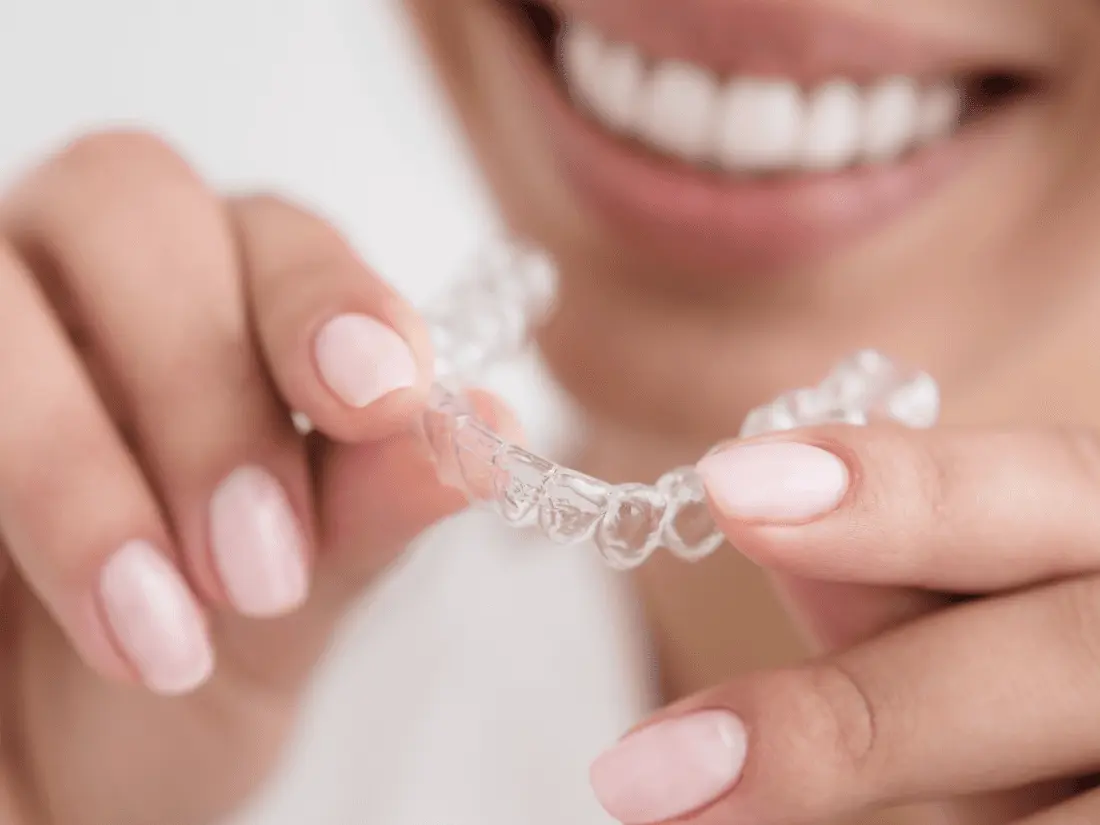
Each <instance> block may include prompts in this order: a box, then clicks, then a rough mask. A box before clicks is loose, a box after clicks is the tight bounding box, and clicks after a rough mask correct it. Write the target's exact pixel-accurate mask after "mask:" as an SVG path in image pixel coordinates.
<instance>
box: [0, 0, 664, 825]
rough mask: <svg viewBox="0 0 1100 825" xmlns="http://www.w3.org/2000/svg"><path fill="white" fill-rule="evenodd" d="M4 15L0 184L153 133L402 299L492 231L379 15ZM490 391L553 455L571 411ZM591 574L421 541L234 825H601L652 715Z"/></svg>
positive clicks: (485, 526) (418, 64)
mask: <svg viewBox="0 0 1100 825" xmlns="http://www.w3.org/2000/svg"><path fill="white" fill-rule="evenodd" d="M4 5H5V6H6V8H5V9H4V11H3V14H2V15H0V17H2V20H0V101H2V104H3V117H2V124H3V127H2V128H0V185H4V186H6V185H8V184H10V183H11V181H12V179H13V178H14V177H15V176H17V175H18V174H19V173H20V172H21V171H22V170H23V169H24V168H25V167H26V166H27V165H28V164H30V163H32V162H35V161H37V160H40V159H41V158H42V156H43V155H44V154H45V153H47V152H50V151H53V150H55V149H58V148H60V147H61V146H63V145H64V144H65V142H67V141H68V140H69V139H70V138H72V137H73V136H75V135H77V134H79V133H81V132H84V131H87V130H89V129H97V128H103V127H109V126H136V127H139V128H142V129H148V130H152V131H155V132H157V133H159V134H161V135H162V136H164V137H166V138H167V139H168V140H169V141H171V142H172V143H174V145H175V146H176V147H177V148H178V149H179V150H181V151H182V153H183V154H184V155H185V156H186V157H187V158H188V159H190V160H191V162H192V163H193V164H194V165H195V166H196V167H197V168H198V169H199V170H200V171H201V172H202V173H203V174H204V175H206V176H207V178H208V179H209V180H211V181H213V182H214V183H215V184H216V185H217V186H219V187H221V188H225V189H231V190H254V189H259V190H264V191H275V192H277V193H279V194H283V195H287V196H290V197H293V198H294V199H296V200H298V201H300V202H303V203H305V204H306V205H308V206H310V207H312V208H314V209H315V210H317V211H318V212H320V213H321V214H322V215H324V216H326V217H327V218H329V219H330V220H331V221H333V222H334V223H335V224H336V225H337V226H338V227H339V228H340V229H341V230H342V231H344V232H345V233H346V234H347V236H348V237H349V238H350V240H351V241H352V243H353V244H354V246H355V247H356V248H357V249H358V250H359V251H360V252H361V253H362V254H363V255H364V257H365V258H366V259H367V260H369V261H370V263H371V264H373V265H374V267H375V268H376V269H378V270H379V271H380V272H381V273H382V274H383V275H384V276H385V277H387V278H388V279H389V280H391V281H392V282H394V283H395V284H396V285H397V286H398V287H399V288H400V289H401V290H402V291H404V292H405V293H406V294H408V295H409V296H410V297H412V298H413V299H414V300H416V301H420V300H423V299H424V298H425V297H427V296H430V295H431V294H432V293H433V292H434V291H435V290H438V289H439V288H440V287H441V286H443V285H444V284H445V282H446V280H447V279H448V278H450V277H452V276H453V274H454V273H455V271H456V269H457V267H458V266H459V265H460V264H461V263H462V262H463V260H464V259H465V258H466V256H468V255H469V254H470V253H471V252H473V251H474V250H475V249H476V248H477V246H478V244H479V243H480V242H481V241H482V239H483V238H484V237H485V236H486V235H487V234H489V233H491V232H492V231H493V230H494V229H495V226H496V224H495V216H494V214H493V212H492V209H491V207H490V206H489V203H488V200H487V198H486V195H485V193H484V191H483V189H482V187H481V184H480V182H479V180H478V179H477V177H476V175H475V174H474V173H473V171H472V167H471V164H470V163H469V162H468V159H467V157H466V154H465V149H464V147H463V145H462V143H461V140H460V139H458V138H457V137H456V135H455V132H454V131H453V129H452V126H451V123H450V116H449V113H448V112H447V111H446V109H445V108H444V105H443V103H442V97H441V96H440V95H439V94H438V93H437V92H436V90H435V89H434V88H433V87H432V85H431V83H432V81H431V79H430V74H429V71H428V67H426V66H425V65H423V63H422V60H421V58H420V56H419V54H418V52H417V46H416V41H415V39H414V34H413V32H412V31H411V30H410V28H409V27H408V25H407V23H406V21H405V20H404V18H403V17H402V14H401V12H400V9H399V7H398V4H397V3H396V2H393V1H392V0H94V1H93V0H81V1H79V2H78V1H77V0H14V1H11V0H9V2H7V3H5V4H4ZM181 380H186V376H181ZM494 384H495V385H496V386H497V388H498V389H501V390H502V392H503V393H504V394H505V395H506V397H507V398H509V400H511V401H512V402H514V405H515V406H516V407H517V408H518V410H519V413H520V415H521V417H522V419H523V420H524V422H525V425H526V426H527V428H528V429H529V431H530V432H531V434H532V437H533V440H534V443H535V445H536V446H538V447H540V448H542V449H547V450H553V449H554V448H555V445H556V444H557V438H558V433H559V432H560V431H561V430H562V429H563V428H564V422H565V421H566V420H567V418H568V410H567V408H565V407H564V406H563V405H562V403H561V400H560V399H558V398H557V397H556V396H555V395H554V393H553V392H552V390H551V389H550V385H549V384H548V382H546V381H545V380H544V379H543V377H542V376H541V374H540V372H539V369H538V365H537V364H535V363H533V362H532V363H522V364H517V365H515V366H514V367H513V368H511V369H505V370H503V371H502V372H501V374H500V375H498V376H495V377H494ZM589 555H591V554H581V553H572V552H566V551H563V552H561V553H560V554H546V553H545V552H543V553H526V552H524V548H523V546H522V545H521V544H520V543H518V542H517V538H516V536H515V535H513V534H503V533H502V531H501V528H499V527H498V526H497V525H496V524H495V523H494V522H491V521H485V520H484V519H483V518H481V517H479V516H477V515H474V516H468V517H463V518H462V519H459V520H458V521H457V522H455V523H452V524H448V525H444V526H443V527H442V528H441V529H439V530H437V531H436V532H435V533H433V534H432V535H431V536H429V537H427V538H426V539H425V540H424V542H423V543H422V546H421V547H419V548H418V549H417V552H415V553H413V554H412V555H411V556H410V558H409V559H408V560H407V561H406V562H405V563H404V564H403V565H402V566H401V568H400V569H399V570H398V571H396V572H395V574H394V576H393V577H392V579H391V580H390V581H388V582H385V583H384V584H383V585H382V586H380V587H379V588H378V590H377V592H376V593H374V594H373V595H372V596H371V598H370V599H369V600H368V601H367V603H365V604H364V606H363V610H362V612H361V614H360V615H359V616H356V617H354V618H353V620H352V621H351V623H350V624H349V627H348V630H347V633H346V635H345V638H344V639H343V641H342V642H341V643H340V645H339V647H338V649H337V650H335V651H334V653H333V656H332V658H331V661H330V663H329V665H328V667H327V668H326V670H325V672H324V673H323V674H322V677H321V679H320V680H319V684H318V686H317V690H316V694H315V696H314V697H313V699H312V701H311V703H310V705H309V707H308V708H307V712H306V714H305V717H304V719H303V722H302V725H301V729H300V731H299V735H298V737H297V741H296V742H295V743H294V746H293V748H292V751H291V753H290V754H289V756H288V759H287V761H286V764H285V765H284V767H283V768H282V769H281V771H280V773H279V774H278V775H277V776H276V778H275V781H274V783H273V784H272V786H271V788H270V791H269V792H268V793H267V794H266V795H265V797H264V798H262V799H260V800H259V801H258V802H257V804H256V805H255V806H254V807H253V809H252V810H250V811H249V812H247V813H246V814H245V815H243V816H242V817H241V819H240V820H239V823H240V825H291V824H292V823H293V825H301V824H302V823H317V824H318V825H355V824H356V823H365V822H371V823H378V825H498V824H499V825H520V823H521V822H522V823H523V825H541V823H543V822H545V823H546V825H549V823H554V825H561V823H562V822H563V819H566V820H568V821H569V823H570V825H586V823H603V822H605V821H607V820H606V819H605V818H604V815H603V814H602V812H601V811H600V810H599V809H598V806H597V805H596V803H595V801H594V800H593V799H592V796H591V791H590V790H589V786H588V781H587V767H588V764H589V761H590V760H591V759H592V758H593V757H594V756H595V755H596V754H597V753H598V752H599V751H600V750H601V749H602V748H603V746H605V745H606V744H608V743H609V742H610V741H613V740H614V739H615V738H617V737H618V735H619V734H620V733H622V731H623V729H625V728H626V727H627V726H629V725H630V724H632V723H633V722H634V721H635V720H636V718H637V716H638V714H640V713H641V709H642V708H643V707H644V706H645V702H646V697H643V696H640V695H637V696H635V695H624V694H623V693H622V691H623V687H622V682H623V680H622V679H621V673H622V672H624V669H625V671H629V670H631V669H632V668H633V667H634V664H635V663H631V662H626V661H623V660H624V657H625V658H629V657H630V656H631V655H633V654H632V653H631V651H632V650H634V648H633V647H632V646H631V645H630V644H628V643H626V642H625V641H624V634H625V633H626V630H625V629H624V628H625V627H626V626H628V624H629V618H628V617H629V612H630V609H631V608H630V605H629V604H628V603H627V602H626V601H625V597H624V594H623V593H622V592H621V591H620V589H619V587H618V586H617V581H616V580H615V579H613V578H609V577H608V576H607V574H606V573H605V572H604V571H603V570H602V569H601V568H600V567H599V566H598V564H597V563H596V561H595V559H594V558H589ZM563 673H568V674H570V678H569V681H568V682H565V681H563V680H562V678H561V675H562V674H563ZM486 685H492V686H493V689H492V693H486ZM608 707H619V708H621V714H620V715H619V716H618V717H614V716H613V715H612V716H611V718H609V714H608V713H607V708H608ZM589 708H592V711H591V712H590V718H586V716H588V715H589V711H588V709H589ZM567 718H568V719H570V720H571V721H570V722H569V723H568V724H564V723H563V720H565V719H567ZM578 731H582V732H583V734H582V735H580V736H578V735H577V732H578ZM563 732H567V733H563ZM502 783H503V785H504V786H503V787H502ZM509 783H511V784H510V785H509ZM119 790H120V792H125V789H119ZM532 811H536V812H539V818H538V821H537V822H535V821H533V820H532V818H531V815H532Z"/></svg>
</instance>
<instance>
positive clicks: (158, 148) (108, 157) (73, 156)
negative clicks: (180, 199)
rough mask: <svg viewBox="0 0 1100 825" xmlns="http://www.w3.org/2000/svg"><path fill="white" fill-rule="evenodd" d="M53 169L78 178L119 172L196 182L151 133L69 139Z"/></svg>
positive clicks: (111, 133) (127, 132) (107, 133)
mask: <svg viewBox="0 0 1100 825" xmlns="http://www.w3.org/2000/svg"><path fill="white" fill-rule="evenodd" d="M54 166H55V167H56V168H58V169H64V170H68V171H74V172H78V173H80V174H81V176H85V175H90V176H95V177H103V176H109V175H116V174H119V173H122V174H125V175H127V176H130V175H136V174H148V173H150V172H152V173H155V174H157V175H172V176H178V177H181V178H184V179H189V180H193V179H196V176H195V173H194V171H193V170H192V169H191V167H190V166H189V165H188V163H187V162H186V161H185V160H184V159H183V157H182V156H181V155H180V154H179V153H178V152H177V151H176V150H175V149H174V148H173V147H172V146H171V145H170V144H169V143H168V142H167V141H166V140H164V138H162V137H160V136H158V135H155V134H153V133H151V132H143V131H137V130H133V131H130V130H112V131H99V132H91V133H88V134H85V135H81V136H80V137H78V138H76V139H75V140H73V141H72V142H71V143H69V145H68V146H66V147H65V148H64V149H62V150H61V152H60V153H59V154H58V155H57V157H56V159H55V161H54Z"/></svg>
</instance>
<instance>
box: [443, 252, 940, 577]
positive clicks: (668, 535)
mask: <svg viewBox="0 0 1100 825" xmlns="http://www.w3.org/2000/svg"><path fill="white" fill-rule="evenodd" d="M556 285H557V276H556V271H555V269H554V267H553V265H552V264H551V263H550V261H549V260H548V259H547V258H546V257H545V256H544V255H543V254H541V253H540V252H538V251H536V250H534V249H531V248H529V247H526V246H524V245H522V244H520V243H518V242H516V241H513V240H508V241H498V242H495V243H493V244H491V245H489V246H488V247H486V249H485V250H484V252H483V253H482V254H481V255H479V256H478V257H477V258H476V260H475V261H474V262H473V266H472V267H470V269H469V271H468V272H467V273H466V275H465V277H463V278H460V280H459V281H458V282H457V283H456V284H455V286H454V287H452V288H451V289H450V290H448V291H447V292H446V293H445V294H444V295H443V296H441V298H440V299H439V300H438V301H436V302H435V303H434V304H432V305H431V306H429V307H428V308H427V310H426V311H425V312H424V317H425V318H426V320H427V322H428V324H429V326H430V329H431V331H432V337H433V342H434V345H435V351H436V357H437V362H436V376H437V378H436V383H435V385H434V386H433V388H432V393H431V398H430V401H429V405H428V408H427V411H426V412H425V415H424V421H423V424H424V433H425V436H426V438H427V441H428V443H429V445H430V448H431V451H432V453H433V455H434V457H435V460H436V463H437V466H438V469H439V474H440V479H441V480H442V481H443V482H444V483H445V484H447V485H449V486H452V487H456V488H458V489H459V490H461V491H462V492H463V493H464V494H465V495H466V497H467V498H468V499H469V501H470V503H471V504H472V505H475V506H485V507H489V508H491V509H493V510H495V511H496V512H497V513H498V514H499V515H500V516H501V517H502V518H503V519H504V520H505V522H507V523H508V524H510V525H512V526H514V527H517V528H534V529H537V530H538V531H539V532H541V533H542V534H543V535H545V536H546V538H548V539H549V540H550V541H552V542H555V543H557V544H563V545H571V544H579V543H582V542H588V541H593V542H594V543H595V545H596V547H597V548H598V549H599V551H600V553H601V555H602V556H603V558H604V559H605V560H606V562H607V563H608V564H609V565H611V566H612V567H613V568H615V569H618V570H630V569H633V568H636V567H639V566H640V565H642V564H644V563H645V562H646V560H647V559H649V558H650V556H651V555H652V554H653V553H654V552H656V551H657V550H658V549H660V548H665V549H666V550H668V551H669V552H671V553H672V554H673V555H675V556H677V557H678V558H680V559H683V560H685V561H698V560H700V559H702V558H704V557H706V556H708V555H710V554H711V553H713V552H714V551H715V550H717V549H718V548H719V547H720V546H722V544H723V542H724V539H723V536H722V534H721V533H720V532H719V531H718V529H717V527H716V526H715V524H714V521H713V519H712V518H711V515H710V511H709V509H708V507H707V503H706V499H705V494H704V490H703V483H702V480H701V479H700V477H699V475H698V474H697V473H696V471H695V468H694V467H679V468H676V469H674V470H671V471H670V472H668V473H666V474H665V475H664V476H663V477H661V479H660V480H659V481H658V482H657V483H656V484H654V485H647V484H608V483H606V482H604V481H600V480H599V479H596V478H592V477H591V476H587V475H585V474H583V473H579V472H576V471H575V470H571V469H569V468H567V467H562V466H560V465H558V464H555V463H554V462H552V461H549V460H548V459H545V458H542V457H540V456H538V455H535V454H534V453H531V452H529V451H527V450H525V449H523V448H522V447H519V446H517V445H515V444H510V443H508V442H507V441H504V440H503V439H502V438H501V437H500V436H499V435H497V434H496V433H495V432H493V430H492V429H491V428H490V427H489V426H488V425H487V424H486V423H485V422H483V421H482V420H480V419H479V418H478V416H477V414H476V413H475V411H474V409H473V407H472V405H471V404H470V403H469V401H468V400H467V398H466V396H465V395H464V392H463V387H465V386H469V385H471V384H472V383H473V382H474V380H476V379H477V377H478V376H479V375H481V374H483V373H484V372H485V371H486V370H487V369H488V368H489V367H490V366H491V365H492V364H493V363H495V362H498V361H500V360H501V359H503V358H507V357H509V356H511V355H514V354H516V353H517V352H519V351H520V350H521V349H522V348H523V347H524V346H525V345H526V344H527V343H528V342H529V340H530V335H531V332H532V331H533V330H534V329H536V328H537V327H538V326H539V325H540V324H541V323H542V322H543V320H544V319H545V318H546V317H547V316H548V314H549V313H550V311H551V310H552V308H553V301H554V297H555V294H556ZM938 414H939V389H938V387H937V385H936V382H935V381H934V380H933V379H932V378H931V377H930V376H929V375H926V374H925V373H923V372H919V371H917V370H910V369H904V368H901V367H899V366H898V365H896V364H894V363H892V362H891V361H890V360H889V359H887V358H885V357H884V356H882V355H880V354H879V353H877V352H874V351H863V352H859V353H856V354H855V355H853V356H852V357H850V358H848V359H846V360H845V361H843V362H842V363H840V364H839V365H837V367H836V368H835V369H834V370H833V372H832V373H830V374H829V375H828V376H827V377H826V378H825V380H824V381H822V383H820V384H819V385H817V386H816V387H811V388H806V389H800V390H795V391H793V392H789V393H787V394H785V395H783V396H781V397H780V398H778V399H776V400H775V401H773V402H771V403H770V404H766V405H764V406H762V407H758V408H756V409H755V410H753V411H752V412H751V413H750V414H749V415H748V417H747V418H746V420H745V422H744V424H743V425H742V427H741V430H740V436H741V437H743V438H747V437H751V436H756V435H762V434H765V433H769V432H779V431H783V430H791V429H795V428H799V427H806V426H814V425H820V424H829V423H841V424H849V425H857V426H860V425H865V424H867V422H868V421H869V420H873V419H880V420H881V419H888V420H892V421H894V422H897V423H899V424H902V425H904V426H908V427H913V428H927V427H931V426H933V425H934V424H935V422H936V419H937V417H938Z"/></svg>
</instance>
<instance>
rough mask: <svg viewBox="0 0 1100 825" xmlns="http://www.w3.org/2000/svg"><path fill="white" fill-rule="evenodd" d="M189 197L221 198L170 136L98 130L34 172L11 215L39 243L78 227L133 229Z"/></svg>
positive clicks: (15, 197) (21, 235) (20, 231)
mask: <svg viewBox="0 0 1100 825" xmlns="http://www.w3.org/2000/svg"><path fill="white" fill-rule="evenodd" d="M173 202H174V203H173ZM181 202H186V203H200V202H201V203H213V202H216V199H215V198H214V197H213V196H212V195H211V194H210V193H208V191H207V188H206V186H205V184H204V182H203V181H202V179H201V177H200V176H199V175H198V173H197V172H196V171H195V170H194V169H192V168H191V166H190V165H189V164H188V163H187V161H186V160H184V158H183V157H182V156H181V155H180V154H179V153H178V152H176V150H175V149H173V148H172V147H171V146H170V145H169V144H168V143H167V142H165V141H164V140H163V139H162V138H160V137H158V136H157V135H154V134H151V133H147V132H138V131H131V132H126V131H112V132H95V133H91V134H86V135H82V136H81V137H78V138H76V139H75V140H73V141H72V142H71V143H69V144H68V145H67V146H65V147H64V148H63V149H61V151H59V152H57V153H56V154H55V155H53V156H52V157H51V158H50V159H48V160H47V161H46V162H45V163H44V164H43V165H42V166H41V167H39V168H38V169H37V170H36V171H34V172H32V173H31V175H30V176H29V177H28V178H27V179H26V180H24V181H23V182H22V184H21V185H20V186H19V187H18V188H17V189H16V190H15V191H14V192H13V193H12V195H11V197H10V198H9V203H8V204H7V209H6V218H7V222H8V223H9V224H10V225H11V226H12V231H13V234H14V235H15V236H16V237H17V238H18V239H20V240H22V241H24V242H27V241H30V242H31V243H32V244H34V245H36V246H37V245H38V244H40V243H41V242H46V243H48V242H49V239H50V237H51V236H53V235H54V234H55V233H57V232H64V231H65V230H74V229H75V230H78V231H82V232H83V231H93V232H94V231H98V230H101V229H103V228H104V227H114V226H115V225H118V227H119V228H120V229H124V230H125V231H126V233H127V235H130V236H133V235H135V234H136V233H138V232H140V230H138V229H135V227H141V226H149V225H150V224H151V223H152V222H154V221H158V220H161V221H162V220H164V216H165V215H168V214H171V215H173V216H174V217H176V218H179V217H180V211H181V210H180V203H181Z"/></svg>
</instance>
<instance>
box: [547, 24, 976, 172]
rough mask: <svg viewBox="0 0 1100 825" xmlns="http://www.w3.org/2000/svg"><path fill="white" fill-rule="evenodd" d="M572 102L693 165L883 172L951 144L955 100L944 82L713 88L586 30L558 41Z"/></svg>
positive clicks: (701, 73) (709, 76)
mask: <svg viewBox="0 0 1100 825" xmlns="http://www.w3.org/2000/svg"><path fill="white" fill-rule="evenodd" d="M562 66H563V69H564V73H565V78H566V83H567V86H568V88H569V91H570V93H571V94H572V96H573V97H574V98H575V99H576V100H577V101H578V102H579V103H580V104H582V105H583V106H584V107H585V108H587V109H588V110H589V111H591V112H592V113H593V115H594V116H595V117H596V118H597V119H598V120H599V121H601V122H602V123H603V124H604V125H606V126H607V127H609V128H610V129H612V130H614V131H617V132H620V133H622V134H627V135H631V136H633V137H636V138H637V139H639V140H641V141H642V142H644V143H646V144H648V145H650V146H651V147H653V148H655V149H657V150H659V151H662V152H665V153H668V154H672V155H675V156H676V157H679V158H683V159H684V160H688V161H691V162H694V163H713V164H718V165H720V166H721V167H723V168H726V169H730V170H736V171H749V172H775V171H782V170H786V169H810V170H815V171H827V170H834V169H841V168H844V167H846V166H850V165H852V164H855V163H859V162H884V161H889V160H892V159H895V158H897V157H898V156H899V155H901V154H903V153H904V152H906V151H908V150H909V149H912V148H914V147H916V146H920V145H923V144H925V143H928V142H930V141H933V140H937V139H939V138H942V137H945V136H947V135H949V134H951V133H952V132H953V131H954V130H955V128H956V127H957V126H958V124H959V117H960V112H961V95H960V93H959V91H958V88H957V86H956V85H955V84H954V83H952V82H950V81H947V80H944V81H940V82H936V83H930V84H929V83H925V84H922V83H920V82H919V81H918V80H916V79H914V78H909V77H887V78H883V79H881V80H879V81H877V82H875V83H873V84H870V85H868V86H860V85H859V84H857V83H855V82H853V81H850V80H845V79H836V80H832V81H829V82H827V83H824V84H822V85H820V86H818V87H816V88H814V89H810V90H804V89H802V88H801V87H800V86H799V85H798V84H797V83H795V82H794V81H791V80H784V79H776V78H767V79H766V78H753V77H734V78H730V79H728V80H724V81H723V80H719V79H718V78H717V77H716V76H715V75H714V73H712V72H710V71H708V70H707V69H704V68H701V67H699V66H695V65H692V64H690V63H684V62H678V61H665V62H653V61H649V60H646V59H645V58H643V56H642V55H641V54H640V53H639V52H638V50H637V49H636V48H634V47H633V46H630V45H627V44H624V43H614V42H611V41H610V40H608V39H606V38H604V37H603V35H601V34H600V33H598V32H597V31H595V30H594V29H592V28H591V27H589V26H587V25H584V24H579V23H578V24H572V25H570V26H568V27H567V29H566V31H565V32H564V34H563V37H562Z"/></svg>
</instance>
